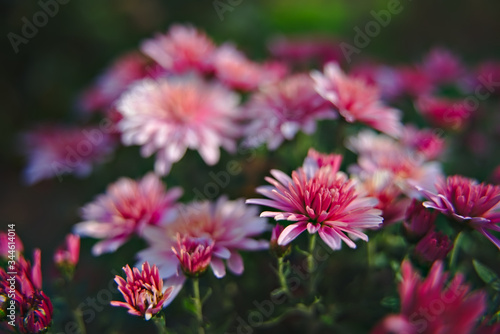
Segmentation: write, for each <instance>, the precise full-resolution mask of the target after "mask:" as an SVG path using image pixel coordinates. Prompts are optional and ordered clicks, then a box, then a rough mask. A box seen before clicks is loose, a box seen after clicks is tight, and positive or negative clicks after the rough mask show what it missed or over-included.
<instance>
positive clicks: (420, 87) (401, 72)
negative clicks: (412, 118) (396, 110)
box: [397, 66, 436, 98]
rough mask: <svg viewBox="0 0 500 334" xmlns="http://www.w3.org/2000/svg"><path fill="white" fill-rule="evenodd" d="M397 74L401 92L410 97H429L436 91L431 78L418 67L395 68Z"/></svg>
mask: <svg viewBox="0 0 500 334" xmlns="http://www.w3.org/2000/svg"><path fill="white" fill-rule="evenodd" d="M397 73H398V77H399V80H400V84H401V90H402V92H403V93H406V94H407V95H409V96H410V97H413V98H416V97H419V96H422V95H429V94H431V93H432V92H434V91H435V90H436V86H435V84H434V82H433V80H432V78H431V77H430V76H429V74H428V73H427V72H425V71H424V70H423V69H422V68H420V67H415V66H402V67H399V68H397Z"/></svg>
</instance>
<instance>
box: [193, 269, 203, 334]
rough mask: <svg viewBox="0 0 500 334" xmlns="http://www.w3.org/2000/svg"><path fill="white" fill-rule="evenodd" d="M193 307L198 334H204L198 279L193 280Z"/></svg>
mask: <svg viewBox="0 0 500 334" xmlns="http://www.w3.org/2000/svg"><path fill="white" fill-rule="evenodd" d="M193 293H194V306H195V308H196V319H197V320H198V334H205V329H204V328H203V313H202V309H201V308H202V305H201V297H200V283H199V280H198V278H193Z"/></svg>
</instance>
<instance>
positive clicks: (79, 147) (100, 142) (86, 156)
mask: <svg viewBox="0 0 500 334" xmlns="http://www.w3.org/2000/svg"><path fill="white" fill-rule="evenodd" d="M22 140H23V148H24V152H25V154H26V156H27V158H28V165H27V166H26V169H25V170H24V172H23V178H24V180H25V182H27V183H28V184H33V183H36V182H38V181H40V180H42V179H48V178H51V177H57V178H59V179H60V180H61V177H62V175H64V174H66V173H72V174H75V175H77V176H80V177H84V176H87V175H88V174H90V172H91V170H92V165H93V164H94V163H97V162H102V161H103V160H105V159H106V157H108V156H109V154H110V153H111V151H112V150H113V146H114V143H113V140H112V138H111V137H110V136H109V134H108V133H105V132H103V131H102V130H100V129H99V128H92V127H88V128H74V127H73V128H71V127H64V126H53V125H44V126H40V127H38V128H36V129H34V130H32V131H30V132H27V133H25V134H24V135H23V137H22Z"/></svg>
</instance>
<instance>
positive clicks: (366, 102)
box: [311, 63, 402, 137]
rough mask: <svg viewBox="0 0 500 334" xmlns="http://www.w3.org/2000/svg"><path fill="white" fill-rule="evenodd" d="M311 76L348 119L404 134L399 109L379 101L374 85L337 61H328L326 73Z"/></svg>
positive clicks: (318, 89)
mask: <svg viewBox="0 0 500 334" xmlns="http://www.w3.org/2000/svg"><path fill="white" fill-rule="evenodd" d="M311 76H312V78H313V79H314V81H315V82H316V86H315V88H316V91H317V92H318V93H319V94H320V95H321V96H323V97H324V98H325V99H327V100H328V101H330V102H331V103H333V105H334V106H335V107H336V108H337V109H338V111H339V113H340V114H341V115H342V117H344V118H345V120H346V121H347V122H349V123H353V122H356V121H358V122H361V123H364V124H366V125H368V126H370V127H372V128H374V129H377V130H379V131H382V132H385V133H387V134H388V135H391V136H393V137H398V136H399V135H400V134H401V127H402V125H401V121H400V118H401V116H400V112H399V111H398V110H396V109H392V108H389V107H387V106H385V105H384V104H383V103H382V102H381V101H380V96H379V92H378V89H377V88H376V87H375V86H370V85H368V84H367V83H366V82H365V81H363V80H361V79H357V78H353V77H349V76H347V75H345V74H344V73H342V70H341V69H340V67H339V66H338V65H337V64H335V63H328V64H327V65H325V69H324V73H320V72H313V73H312V74H311Z"/></svg>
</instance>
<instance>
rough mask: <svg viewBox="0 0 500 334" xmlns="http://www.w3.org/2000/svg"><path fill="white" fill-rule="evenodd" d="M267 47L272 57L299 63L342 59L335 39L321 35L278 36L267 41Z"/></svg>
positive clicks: (307, 63) (320, 62)
mask: <svg viewBox="0 0 500 334" xmlns="http://www.w3.org/2000/svg"><path fill="white" fill-rule="evenodd" d="M268 48H269V51H270V52H271V54H272V55H273V57H275V58H278V59H280V60H284V61H286V62H290V63H297V64H299V65H301V64H305V65H310V64H311V62H319V64H320V65H323V64H326V63H327V62H330V61H335V62H340V60H342V59H343V57H342V54H341V53H340V51H339V48H338V45H337V43H336V41H334V40H332V39H331V38H327V37H322V36H299V37H292V38H289V37H284V36H279V37H275V38H273V39H271V40H270V41H269V43H268Z"/></svg>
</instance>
